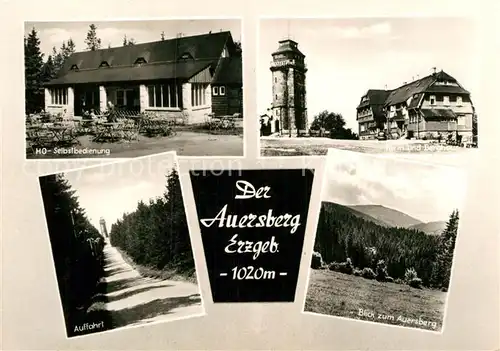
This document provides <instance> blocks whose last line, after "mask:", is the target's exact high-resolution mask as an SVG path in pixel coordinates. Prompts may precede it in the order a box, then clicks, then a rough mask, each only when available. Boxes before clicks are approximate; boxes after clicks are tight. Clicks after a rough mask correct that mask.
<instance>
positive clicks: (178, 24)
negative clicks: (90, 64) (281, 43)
mask: <svg viewBox="0 0 500 351" xmlns="http://www.w3.org/2000/svg"><path fill="white" fill-rule="evenodd" d="M92 23H94V24H95V25H96V26H97V30H96V32H97V36H98V37H99V38H101V45H102V48H103V49H105V48H107V47H108V44H110V45H111V46H112V47H116V46H122V44H123V36H124V35H126V36H127V38H128V39H132V38H133V39H134V40H135V42H136V43H147V42H152V41H158V40H161V32H162V31H163V32H164V33H165V39H169V38H175V37H176V35H177V34H178V33H183V35H185V36H188V35H197V34H204V33H208V32H209V31H212V32H218V31H221V30H222V31H226V30H229V31H231V35H232V36H233V40H235V41H240V40H241V21H240V20H238V19H211V20H206V19H196V20H163V21H160V20H154V21H109V22H102V21H100V22H99V21H98V22H26V23H25V27H24V35H25V36H27V35H28V33H29V32H31V30H32V28H33V27H35V29H36V31H37V32H38V37H39V39H40V48H41V51H42V53H44V54H45V56H44V59H46V58H47V56H48V55H49V54H51V53H52V47H54V46H55V47H56V49H59V48H60V47H61V45H62V43H63V41H68V39H69V38H72V39H73V41H74V42H75V44H76V51H83V50H85V48H86V45H85V42H84V41H85V38H86V37H87V32H88V30H89V26H90V24H92Z"/></svg>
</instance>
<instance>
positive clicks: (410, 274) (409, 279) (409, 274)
mask: <svg viewBox="0 0 500 351" xmlns="http://www.w3.org/2000/svg"><path fill="white" fill-rule="evenodd" d="M405 282H406V284H408V285H409V286H411V287H412V288H417V289H421V288H422V279H420V278H419V277H418V275H417V271H416V270H415V269H414V268H413V267H411V268H408V269H407V270H406V272H405Z"/></svg>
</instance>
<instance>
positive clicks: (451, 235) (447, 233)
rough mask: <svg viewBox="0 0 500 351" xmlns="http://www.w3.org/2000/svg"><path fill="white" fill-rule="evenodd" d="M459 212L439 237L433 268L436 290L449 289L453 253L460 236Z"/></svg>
mask: <svg viewBox="0 0 500 351" xmlns="http://www.w3.org/2000/svg"><path fill="white" fill-rule="evenodd" d="M458 219H459V215H458V210H455V211H453V212H452V214H451V215H450V219H449V220H448V223H447V224H446V228H445V230H444V231H443V233H442V234H441V236H440V237H439V245H438V250H437V253H436V260H435V262H434V264H433V267H432V276H431V284H432V285H433V286H434V287H436V288H448V286H449V284H450V277H451V266H452V263H453V252H454V251H455V242H456V240H457V234H458Z"/></svg>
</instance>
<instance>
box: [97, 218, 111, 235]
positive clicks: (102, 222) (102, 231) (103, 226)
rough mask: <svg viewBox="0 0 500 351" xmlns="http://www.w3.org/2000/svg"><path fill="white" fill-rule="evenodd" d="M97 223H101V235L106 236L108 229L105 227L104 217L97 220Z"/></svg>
mask: <svg viewBox="0 0 500 351" xmlns="http://www.w3.org/2000/svg"><path fill="white" fill-rule="evenodd" d="M99 224H100V225H101V235H102V236H103V237H104V238H108V237H109V236H108V230H107V229H106V221H105V220H104V218H102V217H101V219H100V220H99Z"/></svg>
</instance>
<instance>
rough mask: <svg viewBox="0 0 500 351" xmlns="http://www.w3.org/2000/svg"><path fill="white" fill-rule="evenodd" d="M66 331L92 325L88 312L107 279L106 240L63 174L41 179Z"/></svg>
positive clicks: (69, 331) (70, 332) (71, 331)
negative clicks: (104, 250) (83, 324)
mask: <svg viewBox="0 0 500 351" xmlns="http://www.w3.org/2000/svg"><path fill="white" fill-rule="evenodd" d="M40 188H41V192H42V198H43V204H44V208H45V216H46V219H47V226H48V231H49V237H50V244H51V247H52V255H53V259H54V264H55V270H56V276H57V281H58V285H59V293H60V296H61V300H62V305H63V311H64V316H65V319H66V328H67V329H68V333H69V334H72V333H73V327H74V326H75V325H78V324H82V323H84V322H89V320H88V316H87V315H86V310H87V308H88V307H89V306H90V304H91V302H92V297H93V295H94V294H96V292H97V285H98V284H99V281H100V279H101V278H102V276H103V273H104V272H103V266H104V262H103V261H104V260H103V248H104V240H103V238H102V237H101V235H100V234H99V231H98V230H97V229H96V228H95V227H94V226H93V225H92V224H91V223H90V221H89V220H88V218H87V216H86V215H85V211H84V210H83V209H82V208H81V207H80V205H79V203H78V198H77V196H75V191H74V190H72V188H71V185H70V184H69V183H68V182H67V180H66V179H65V178H64V176H63V175H62V174H56V175H49V176H44V177H40Z"/></svg>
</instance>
